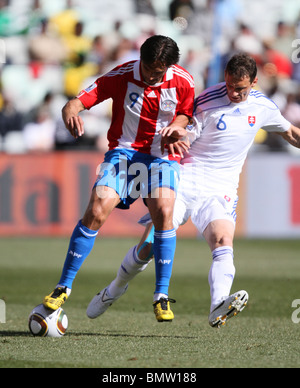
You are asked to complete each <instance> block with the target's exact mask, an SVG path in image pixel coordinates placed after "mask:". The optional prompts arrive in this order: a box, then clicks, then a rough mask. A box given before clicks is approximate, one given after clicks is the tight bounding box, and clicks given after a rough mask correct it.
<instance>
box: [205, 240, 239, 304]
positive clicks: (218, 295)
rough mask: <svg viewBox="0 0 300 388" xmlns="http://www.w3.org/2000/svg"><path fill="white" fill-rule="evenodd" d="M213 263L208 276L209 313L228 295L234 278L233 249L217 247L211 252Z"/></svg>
mask: <svg viewBox="0 0 300 388" xmlns="http://www.w3.org/2000/svg"><path fill="white" fill-rule="evenodd" d="M212 257H213V262H212V265H211V268H210V271H209V275H208V282H209V285H210V295H211V311H212V310H213V309H214V308H215V307H216V306H217V305H218V304H219V303H220V302H222V300H224V298H226V297H227V296H229V295H230V290H231V287H232V283H233V280H234V276H235V267H234V263H233V249H232V248H231V247H219V248H216V249H215V250H214V251H213V252H212Z"/></svg>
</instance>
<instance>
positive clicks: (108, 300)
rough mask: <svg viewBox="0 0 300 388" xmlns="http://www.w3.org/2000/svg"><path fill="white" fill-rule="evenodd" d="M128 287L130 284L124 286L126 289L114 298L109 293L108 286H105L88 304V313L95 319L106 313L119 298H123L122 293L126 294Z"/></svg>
mask: <svg viewBox="0 0 300 388" xmlns="http://www.w3.org/2000/svg"><path fill="white" fill-rule="evenodd" d="M127 289H128V284H127V285H126V287H125V288H124V291H123V293H122V294H121V295H119V296H118V297H116V298H112V297H111V296H110V295H108V294H107V288H104V290H102V291H100V292H99V293H98V294H97V295H96V296H94V298H93V299H92V300H91V302H90V304H89V305H88V308H87V310H86V315H87V316H88V317H89V318H91V319H95V318H97V317H99V316H100V315H102V314H104V313H105V311H106V310H107V309H108V308H109V307H110V306H111V305H112V304H113V303H114V302H115V301H116V300H118V299H119V298H121V296H122V295H124V294H125V292H126V291H127Z"/></svg>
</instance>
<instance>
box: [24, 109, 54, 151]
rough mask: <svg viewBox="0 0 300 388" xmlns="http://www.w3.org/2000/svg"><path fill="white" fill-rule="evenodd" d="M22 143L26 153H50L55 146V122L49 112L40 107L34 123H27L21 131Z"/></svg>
mask: <svg viewBox="0 0 300 388" xmlns="http://www.w3.org/2000/svg"><path fill="white" fill-rule="evenodd" d="M23 135H24V143H25V147H26V149H27V151H31V152H41V151H42V152H45V151H52V150H53V149H54V144H55V121H54V120H53V119H52V117H51V114H50V112H49V110H48V109H47V108H46V107H44V106H42V107H41V108H40V109H39V110H38V112H37V117H36V120H35V121H34V122H29V123H28V124H26V125H25V127H24V129H23Z"/></svg>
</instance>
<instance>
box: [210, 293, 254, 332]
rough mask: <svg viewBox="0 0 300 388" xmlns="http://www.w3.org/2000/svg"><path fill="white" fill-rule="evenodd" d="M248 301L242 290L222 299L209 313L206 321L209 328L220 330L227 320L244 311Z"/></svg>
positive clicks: (246, 294) (247, 296)
mask: <svg viewBox="0 0 300 388" xmlns="http://www.w3.org/2000/svg"><path fill="white" fill-rule="evenodd" d="M248 300H249V295H248V293H247V292H246V291H244V290H242V291H239V292H236V293H235V294H233V295H230V296H228V297H227V298H224V300H223V301H222V302H221V303H220V304H219V305H218V306H216V307H215V309H214V310H213V311H212V312H211V313H210V315H209V318H208V321H209V324H210V326H212V327H216V328H220V327H222V326H224V325H225V324H226V322H227V320H228V319H230V318H232V317H235V316H237V315H238V314H239V313H240V312H241V311H243V310H244V308H245V307H246V305H247V303H248Z"/></svg>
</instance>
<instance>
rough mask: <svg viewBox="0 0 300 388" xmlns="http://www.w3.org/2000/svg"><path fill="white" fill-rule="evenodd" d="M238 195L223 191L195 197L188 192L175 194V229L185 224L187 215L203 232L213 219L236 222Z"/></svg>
mask: <svg viewBox="0 0 300 388" xmlns="http://www.w3.org/2000/svg"><path fill="white" fill-rule="evenodd" d="M237 203H238V196H237V195H234V196H229V195H227V194H223V193H216V194H214V195H209V196H208V195H207V196H201V195H199V197H198V198H197V200H196V199H195V197H193V198H191V197H190V196H189V195H188V194H186V195H184V196H183V195H182V194H181V193H180V194H179V195H178V196H177V198H176V201H175V207H174V216H173V223H174V228H175V229H177V228H178V227H179V226H180V225H183V224H185V223H186V222H187V221H188V219H189V217H191V221H192V222H193V224H194V225H195V226H196V228H197V229H198V230H199V232H200V233H203V232H204V231H205V229H206V228H207V226H208V225H209V224H210V223H211V222H212V221H215V220H228V221H231V222H232V223H233V225H234V226H235V224H236V207H237Z"/></svg>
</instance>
